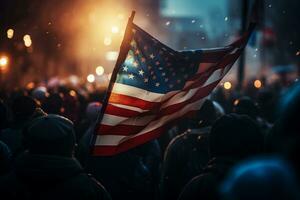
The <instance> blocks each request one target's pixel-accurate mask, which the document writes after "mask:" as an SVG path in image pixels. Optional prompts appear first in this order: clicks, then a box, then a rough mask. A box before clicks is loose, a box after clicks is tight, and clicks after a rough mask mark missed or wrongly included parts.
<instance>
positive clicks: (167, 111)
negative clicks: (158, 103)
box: [99, 82, 218, 135]
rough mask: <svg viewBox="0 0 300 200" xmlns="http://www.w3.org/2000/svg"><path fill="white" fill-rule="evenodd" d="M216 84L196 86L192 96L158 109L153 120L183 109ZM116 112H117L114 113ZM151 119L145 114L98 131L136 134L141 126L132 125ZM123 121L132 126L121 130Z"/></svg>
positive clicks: (102, 133) (146, 122)
mask: <svg viewBox="0 0 300 200" xmlns="http://www.w3.org/2000/svg"><path fill="white" fill-rule="evenodd" d="M216 84H218V82H215V83H214V84H211V85H208V86H207V87H206V88H198V90H197V91H196V93H194V94H193V95H192V96H191V95H189V98H188V99H186V100H185V101H181V102H179V103H176V104H173V105H170V106H168V107H165V108H164V109H162V110H160V111H159V114H160V115H159V117H158V118H155V119H154V120H155V121H159V120H160V119H162V118H163V117H164V116H168V115H170V114H172V113H176V111H178V110H180V109H183V108H184V107H185V106H186V105H189V104H192V103H195V102H196V101H198V100H199V99H201V98H204V97H206V96H207V95H208V94H209V93H210V92H211V90H212V89H213V88H214V87H215V86H216ZM116 114H118V113H116ZM149 115H150V116H153V113H149ZM110 117H111V118H113V116H110ZM129 119H131V118H129ZM112 120H113V119H112ZM151 121H152V119H151V118H146V116H143V117H141V118H135V120H134V121H132V120H131V122H133V123H132V124H131V123H130V122H128V121H126V120H125V121H123V122H121V123H120V124H119V125H115V126H107V125H105V126H104V127H103V128H102V126H100V129H99V132H100V133H101V135H124V134H125V135H128V134H129V133H130V134H136V133H138V131H141V130H142V128H143V126H139V127H134V126H135V124H145V126H147V125H148V124H149V123H150V122H151ZM124 123H126V124H127V125H128V126H130V127H132V130H131V129H130V127H127V128H128V129H126V131H123V128H124ZM129 130H131V131H129Z"/></svg>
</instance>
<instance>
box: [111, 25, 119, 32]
mask: <svg viewBox="0 0 300 200" xmlns="http://www.w3.org/2000/svg"><path fill="white" fill-rule="evenodd" d="M111 32H112V33H118V32H119V27H118V26H112V27H111Z"/></svg>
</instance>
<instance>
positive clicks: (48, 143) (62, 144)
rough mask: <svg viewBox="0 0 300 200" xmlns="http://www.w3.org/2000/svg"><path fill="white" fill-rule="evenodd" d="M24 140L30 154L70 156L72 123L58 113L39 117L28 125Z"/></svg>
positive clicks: (72, 148) (73, 142)
mask: <svg viewBox="0 0 300 200" xmlns="http://www.w3.org/2000/svg"><path fill="white" fill-rule="evenodd" d="M26 142H27V147H28V150H29V152H30V153H32V154H43V155H56V156H65V157H71V156H72V155H73V151H74V147H75V133H74V128H73V123H72V122H71V121H70V120H68V119H67V118H64V117H62V116H59V115H53V114H50V115H47V116H43V117H39V118H37V119H35V120H34V121H33V122H31V124H30V125H29V126H28V128H27V135H26Z"/></svg>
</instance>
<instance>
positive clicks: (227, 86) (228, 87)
mask: <svg viewBox="0 0 300 200" xmlns="http://www.w3.org/2000/svg"><path fill="white" fill-rule="evenodd" d="M223 86H224V88H225V89H226V90H230V89H231V87H232V85H231V83H230V82H229V81H226V82H225V83H224V85H223Z"/></svg>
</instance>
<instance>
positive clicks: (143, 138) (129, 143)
mask: <svg viewBox="0 0 300 200" xmlns="http://www.w3.org/2000/svg"><path fill="white" fill-rule="evenodd" d="M199 109H200V108H199ZM196 113H197V111H189V112H188V113H186V114H185V115H183V116H181V117H179V118H177V119H175V120H173V121H171V122H169V123H166V124H165V125H163V126H161V127H159V128H157V129H154V130H152V131H149V132H147V133H144V134H143V135H139V136H136V137H134V138H131V139H129V140H126V141H125V142H123V143H121V144H119V145H118V146H94V148H93V153H92V155H93V156H112V155H115V154H117V153H121V152H124V151H127V150H128V149H131V148H134V147H136V146H138V145H141V144H144V143H146V142H148V141H150V140H153V139H155V138H157V137H159V136H160V135H161V134H162V133H164V132H165V131H166V130H167V129H168V128H169V127H170V125H172V124H173V123H176V122H178V121H179V120H181V119H183V118H186V117H190V116H193V115H195V114H196Z"/></svg>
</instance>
